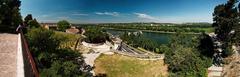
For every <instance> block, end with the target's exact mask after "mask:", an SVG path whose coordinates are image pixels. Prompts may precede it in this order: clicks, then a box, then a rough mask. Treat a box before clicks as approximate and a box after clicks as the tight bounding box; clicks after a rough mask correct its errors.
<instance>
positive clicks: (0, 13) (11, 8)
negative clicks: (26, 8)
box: [0, 0, 22, 32]
mask: <svg viewBox="0 0 240 77" xmlns="http://www.w3.org/2000/svg"><path fill="white" fill-rule="evenodd" d="M20 5H21V1H20V0H0V6H1V7H0V32H15V29H16V28H17V27H18V25H19V24H20V23H22V17H21V14H20V12H19V11H20V9H19V7H20Z"/></svg>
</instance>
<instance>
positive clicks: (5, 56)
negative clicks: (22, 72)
mask: <svg viewBox="0 0 240 77" xmlns="http://www.w3.org/2000/svg"><path fill="white" fill-rule="evenodd" d="M17 48H18V35H17V34H5V33H4V34H1V33H0V77H16V74H17Z"/></svg>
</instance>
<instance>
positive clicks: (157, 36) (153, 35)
mask: <svg viewBox="0 0 240 77" xmlns="http://www.w3.org/2000/svg"><path fill="white" fill-rule="evenodd" d="M106 31H107V32H109V33H111V34H113V35H120V34H123V33H124V32H135V31H137V30H116V29H106ZM173 35H174V33H159V32H146V31H143V36H145V37H147V38H149V39H151V40H154V41H155V42H157V43H158V44H159V45H160V44H168V43H169V42H170V39H171V36H173ZM187 35H188V36H189V38H192V37H193V36H196V34H187Z"/></svg>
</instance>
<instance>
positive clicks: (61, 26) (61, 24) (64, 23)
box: [57, 20, 70, 32]
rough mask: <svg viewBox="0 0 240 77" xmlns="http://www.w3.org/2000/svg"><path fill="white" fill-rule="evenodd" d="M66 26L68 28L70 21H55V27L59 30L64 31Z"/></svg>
mask: <svg viewBox="0 0 240 77" xmlns="http://www.w3.org/2000/svg"><path fill="white" fill-rule="evenodd" d="M67 28H70V23H69V22H68V21H66V20H62V21H59V22H58V23H57V29H58V30H59V31H64V32H65V30H66V29H67Z"/></svg>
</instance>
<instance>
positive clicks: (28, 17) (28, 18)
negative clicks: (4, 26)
mask: <svg viewBox="0 0 240 77" xmlns="http://www.w3.org/2000/svg"><path fill="white" fill-rule="evenodd" d="M30 20H33V18H32V14H28V15H27V16H26V17H25V18H24V23H25V24H26V25H28V23H29V21H30Z"/></svg>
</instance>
